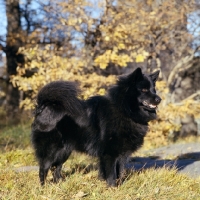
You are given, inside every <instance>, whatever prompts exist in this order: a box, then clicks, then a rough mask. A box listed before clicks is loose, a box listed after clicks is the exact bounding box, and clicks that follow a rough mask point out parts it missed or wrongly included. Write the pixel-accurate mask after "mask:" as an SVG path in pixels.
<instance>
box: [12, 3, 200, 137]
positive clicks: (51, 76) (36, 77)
mask: <svg viewBox="0 0 200 200" xmlns="http://www.w3.org/2000/svg"><path fill="white" fill-rule="evenodd" d="M159 2H160V3H159ZM181 2H182V3H180V2H179V1H177V0H165V1H153V0H147V1H137V0H125V1H117V2H115V1H107V0H105V1H83V0H75V1H74V0H68V1H49V4H48V5H45V7H44V8H45V10H46V13H48V14H47V15H46V16H45V17H44V20H46V21H47V22H51V23H52V24H53V26H52V29H51V30H49V31H46V32H44V31H41V30H37V31H35V32H33V33H32V34H30V36H29V40H30V41H32V42H31V43H29V45H27V46H24V47H22V48H20V50H19V53H22V54H23V55H25V59H26V62H25V64H24V66H19V67H18V68H17V75H15V76H12V77H11V82H12V83H13V85H14V86H16V87H19V89H20V90H21V91H24V92H25V97H24V99H23V100H22V101H21V107H23V108H24V109H32V108H33V107H34V98H35V95H36V94H37V92H38V90H39V89H40V88H41V87H42V86H43V85H45V84H46V83H49V82H51V81H53V80H60V79H62V80H70V81H76V82H79V83H80V86H81V89H82V90H83V93H82V95H83V96H80V98H83V99H86V98H88V97H89V96H91V95H95V94H100V95H104V94H105V93H106V89H107V88H108V86H110V85H111V84H114V83H115V81H116V76H114V75H111V74H110V75H108V74H107V75H106V76H105V73H104V71H106V70H107V68H108V66H109V65H110V64H112V66H113V67H115V68H117V69H119V71H120V70H121V69H122V68H126V66H127V65H128V63H130V62H132V63H141V62H145V61H147V60H148V58H149V57H151V58H155V57H156V56H157V55H159V53H160V52H161V51H164V50H165V49H167V48H170V49H173V54H172V55H171V61H172V64H173V65H174V66H175V65H176V64H177V63H178V62H179V60H181V59H182V58H183V57H184V56H185V55H189V54H191V49H190V48H189V43H190V42H191V41H192V36H191V35H190V34H189V33H188V32H187V31H186V25H187V24H186V23H187V20H186V15H187V14H188V13H190V12H192V11H193V10H194V8H195V7H194V2H193V1H181ZM97 8H98V9H97ZM95 9H96V12H92V10H95ZM59 33H60V34H59ZM45 36H46V37H50V36H51V37H52V36H53V37H52V38H53V39H54V40H50V39H49V44H48V45H45V46H44V45H38V44H37V40H39V39H40V40H41V38H45ZM59 37H63V39H61V38H59ZM57 38H58V39H61V40H59V41H60V43H59V45H58V43H56V42H55V41H56V39H57ZM51 41H53V42H51ZM172 69H173V66H172ZM121 71H122V70H121ZM30 74H31V75H30ZM157 88H158V91H159V93H160V95H161V96H162V99H163V103H162V105H161V106H160V108H159V110H158V115H159V118H158V121H156V122H152V123H151V126H150V133H149V136H147V139H148V137H150V138H152V135H154V136H155V137H159V138H161V139H162V140H163V141H164V140H165V139H166V137H168V135H169V133H170V132H172V131H178V130H179V129H180V126H181V124H180V123H176V122H177V120H174V119H177V118H181V117H183V116H184V115H185V114H190V115H192V116H194V117H195V118H199V117H200V116H199V113H200V105H199V104H198V102H197V101H195V100H193V99H187V100H185V101H182V102H181V103H179V104H173V103H171V102H170V100H169V95H170V94H169V93H170V92H169V89H168V84H167V80H163V81H160V82H158V84H157ZM175 121H176V122H175Z"/></svg>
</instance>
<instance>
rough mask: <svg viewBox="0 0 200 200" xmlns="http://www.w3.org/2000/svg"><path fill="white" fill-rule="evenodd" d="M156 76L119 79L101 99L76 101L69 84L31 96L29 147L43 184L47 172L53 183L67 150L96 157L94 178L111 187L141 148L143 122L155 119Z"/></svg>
mask: <svg viewBox="0 0 200 200" xmlns="http://www.w3.org/2000/svg"><path fill="white" fill-rule="evenodd" d="M158 74H159V71H157V72H155V73H153V74H151V75H149V76H147V75H143V74H142V72H141V69H140V68H137V69H136V70H135V71H134V72H133V73H131V74H129V75H127V76H124V77H121V78H120V79H119V80H118V82H117V85H116V86H113V87H112V88H111V89H110V90H109V91H108V94H107V96H94V97H91V98H90V99H88V100H86V101H83V100H80V99H78V98H77V95H78V90H77V87H76V85H75V84H74V83H71V82H66V81H56V82H52V83H50V84H47V85H46V86H45V87H43V88H42V89H41V90H40V92H39V94H38V96H37V107H36V110H35V119H34V122H33V124H32V143H33V146H34V149H35V152H36V157H37V159H38V162H39V166H40V169H39V177H40V182H41V184H42V185H43V184H44V182H45V179H46V176H47V173H48V170H49V169H51V170H52V173H53V181H54V182H57V181H58V180H59V179H60V178H61V168H62V165H63V163H64V162H65V161H66V160H67V159H68V157H69V155H70V154H71V152H72V151H73V150H76V151H79V152H85V153H88V154H89V155H92V156H97V157H98V158H99V175H100V177H101V178H103V179H104V180H106V181H107V183H108V185H111V186H115V185H116V180H117V179H118V178H120V177H121V175H122V172H123V170H124V165H125V162H126V160H127V157H128V156H129V155H130V154H131V153H132V152H134V151H136V150H137V149H138V148H139V147H140V146H141V145H142V144H143V139H144V136H145V134H146V132H147V130H148V122H149V121H150V120H153V119H155V118H156V108H157V105H158V104H159V103H160V101H161V98H160V97H159V96H158V95H156V91H155V82H156V80H157V78H158Z"/></svg>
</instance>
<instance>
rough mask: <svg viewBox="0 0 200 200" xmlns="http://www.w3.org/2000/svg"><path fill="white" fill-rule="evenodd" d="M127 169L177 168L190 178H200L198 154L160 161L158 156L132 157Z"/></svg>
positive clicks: (199, 156) (187, 154)
mask: <svg viewBox="0 0 200 200" xmlns="http://www.w3.org/2000/svg"><path fill="white" fill-rule="evenodd" d="M126 167H127V168H128V169H134V170H135V171H141V170H145V169H149V168H162V167H167V168H169V169H170V168H174V167H175V168H177V171H180V172H185V173H186V174H188V175H190V176H192V177H198V176H200V152H193V153H186V154H181V155H178V156H177V157H176V158H175V159H173V160H171V159H162V158H160V157H159V156H152V157H151V156H149V157H132V158H131V159H130V161H129V163H127V164H126Z"/></svg>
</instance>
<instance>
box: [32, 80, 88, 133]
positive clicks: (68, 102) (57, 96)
mask: <svg viewBox="0 0 200 200" xmlns="http://www.w3.org/2000/svg"><path fill="white" fill-rule="evenodd" d="M78 94H79V89H78V87H77V84H76V83H73V82H68V81H54V82H51V83H49V84H47V85H46V86H44V87H43V88H42V89H41V90H40V91H39V93H38V95H37V106H36V109H35V119H34V122H33V125H32V129H33V130H34V131H42V132H49V131H51V130H53V129H54V128H55V127H56V125H57V123H58V122H59V121H60V120H61V119H62V118H63V117H64V116H66V115H67V116H69V117H71V118H72V119H74V120H75V121H76V122H77V123H78V124H79V125H81V123H83V124H84V118H86V111H85V109H84V102H83V101H81V100H80V99H78V97H77V96H78Z"/></svg>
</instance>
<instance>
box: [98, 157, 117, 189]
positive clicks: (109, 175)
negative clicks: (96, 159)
mask: <svg viewBox="0 0 200 200" xmlns="http://www.w3.org/2000/svg"><path fill="white" fill-rule="evenodd" d="M116 164H117V159H116V158H114V157H112V156H110V155H106V156H103V157H101V158H100V172H99V175H100V177H101V178H103V179H105V180H106V182H107V184H108V185H109V186H113V187H114V186H116V180H117V166H116Z"/></svg>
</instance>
